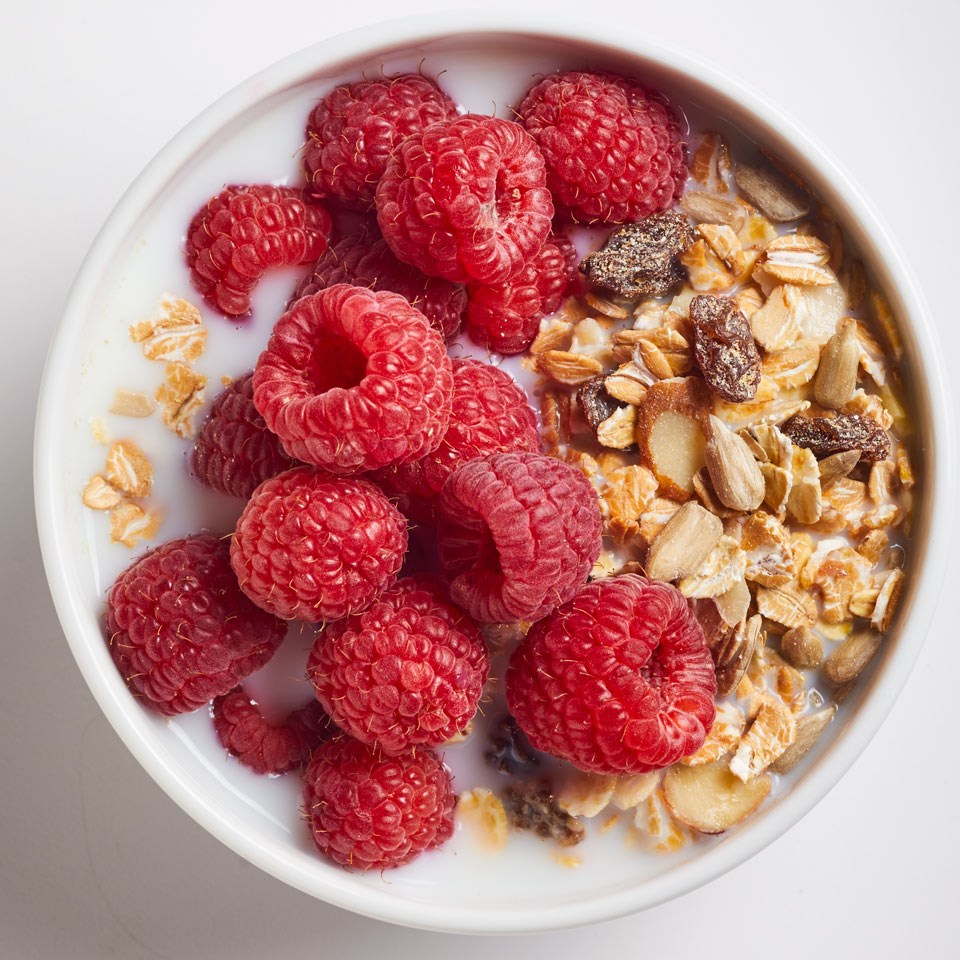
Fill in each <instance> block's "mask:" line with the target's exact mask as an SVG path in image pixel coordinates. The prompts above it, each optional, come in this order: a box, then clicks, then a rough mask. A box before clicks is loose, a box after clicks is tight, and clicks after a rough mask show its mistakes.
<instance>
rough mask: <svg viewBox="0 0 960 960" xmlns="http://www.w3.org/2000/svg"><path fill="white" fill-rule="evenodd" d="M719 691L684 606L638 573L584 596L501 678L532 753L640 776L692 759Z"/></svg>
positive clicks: (525, 645)
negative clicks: (688, 756) (685, 759)
mask: <svg viewBox="0 0 960 960" xmlns="http://www.w3.org/2000/svg"><path fill="white" fill-rule="evenodd" d="M716 692H717V681H716V676H715V674H714V667H713V660H712V659H711V657H710V653H709V651H708V650H707V647H706V643H705V642H704V638H703V630H702V629H701V627H700V624H699V623H698V622H697V619H696V617H694V615H693V613H692V611H691V610H690V606H689V604H688V603H687V601H686V599H685V598H684V597H683V595H682V594H681V593H680V591H679V590H677V589H676V588H675V587H672V586H671V585H670V584H668V583H660V582H658V581H653V580H647V579H646V578H645V577H641V576H637V575H636V574H624V575H622V576H618V577H608V578H606V579H603V580H597V581H594V582H593V583H588V584H586V586H584V587H581V589H580V590H579V591H578V592H577V593H576V594H575V595H574V597H573V598H572V599H570V600H568V601H567V603H565V604H564V605H563V606H562V607H560V608H559V609H557V610H555V611H554V612H553V613H552V614H550V616H548V617H546V618H545V619H543V620H541V621H540V622H539V623H536V624H534V625H533V627H532V628H531V629H530V632H529V633H528V634H527V636H526V638H525V639H524V640H523V642H522V643H521V645H520V646H519V647H518V648H517V649H516V650H515V651H514V654H513V656H512V658H511V660H510V667H509V669H508V670H507V706H508V708H509V709H510V712H511V713H512V714H513V716H514V717H515V718H516V720H517V723H519V724H520V727H521V729H522V730H523V732H524V733H525V734H526V735H527V736H528V737H529V739H530V742H531V743H532V744H533V746H534V747H536V748H537V749H538V750H543V751H544V752H545V753H549V754H552V755H553V756H555V757H561V758H562V759H564V760H569V761H570V762H571V763H572V764H573V765H574V766H576V767H579V768H580V769H581V770H588V771H591V772H594V773H607V774H619V773H646V772H647V771H649V770H656V769H659V768H660V767H665V766H667V765H669V764H671V763H674V762H676V761H677V760H679V759H680V757H684V756H686V755H687V754H690V753H693V752H695V751H696V750H698V749H699V748H700V746H701V745H702V744H703V741H704V739H705V737H706V735H707V732H708V731H709V729H710V727H711V725H712V724H713V719H714V705H713V698H714V695H715V694H716Z"/></svg>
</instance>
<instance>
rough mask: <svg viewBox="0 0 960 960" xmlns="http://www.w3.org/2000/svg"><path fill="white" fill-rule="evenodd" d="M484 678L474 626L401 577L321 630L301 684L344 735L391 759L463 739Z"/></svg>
mask: <svg viewBox="0 0 960 960" xmlns="http://www.w3.org/2000/svg"><path fill="white" fill-rule="evenodd" d="M489 669H490V659H489V656H488V654H487V648H486V645H485V643H484V641H483V637H482V636H481V635H480V631H479V630H478V629H477V626H476V624H474V623H473V621H472V620H471V619H470V618H469V617H468V616H467V615H466V613H464V612H463V611H462V610H461V609H459V607H455V606H454V605H453V604H452V603H450V602H449V600H447V598H446V596H445V595H444V593H443V591H442V590H441V588H440V585H439V584H438V583H437V582H436V581H434V580H433V579H432V578H428V577H408V578H404V579H403V580H398V581H397V583H396V584H395V585H394V586H393V587H391V588H389V589H387V590H384V592H383V593H381V594H380V596H379V597H378V598H377V600H376V601H375V602H374V603H373V605H372V606H370V607H369V608H367V609H366V610H365V611H364V612H363V613H360V614H356V615H355V616H352V617H348V618H347V619H345V620H340V621H338V622H337V623H334V624H330V625H328V626H327V627H325V628H324V629H323V630H321V631H320V634H319V635H318V637H317V641H316V643H315V644H314V647H313V650H312V652H311V654H310V659H309V662H308V664H307V675H308V676H309V677H310V680H311V681H312V683H313V685H314V687H315V689H316V691H317V697H318V698H319V700H320V702H321V703H322V704H323V707H324V709H325V710H326V711H327V712H328V713H329V714H330V716H331V717H333V719H334V720H335V721H336V723H337V725H338V726H339V727H340V728H341V729H342V730H344V731H345V732H346V733H348V734H350V735H351V736H353V737H355V738H356V739H357V740H360V741H361V742H363V743H367V744H370V745H372V746H378V747H379V748H380V749H381V750H383V752H384V753H390V754H397V753H403V752H404V751H406V750H409V749H411V748H419V747H435V746H439V745H440V744H442V743H444V742H445V741H447V740H449V739H450V738H451V737H453V736H455V735H456V734H458V733H460V732H462V731H463V729H464V728H465V727H466V726H467V724H468V723H469V722H470V721H471V720H472V719H473V715H474V714H475V713H476V711H477V704H478V703H479V701H480V694H481V693H482V692H483V685H484V683H485V682H486V679H487V673H488V671H489Z"/></svg>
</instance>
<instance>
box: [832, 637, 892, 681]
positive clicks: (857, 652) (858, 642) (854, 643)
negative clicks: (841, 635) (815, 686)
mask: <svg viewBox="0 0 960 960" xmlns="http://www.w3.org/2000/svg"><path fill="white" fill-rule="evenodd" d="M882 639H883V638H882V637H881V636H880V634H879V633H875V632H874V631H872V630H858V631H857V632H856V633H851V634H850V636H849V637H847V639H846V640H844V641H843V642H842V643H841V644H840V645H839V646H838V647H837V648H836V649H835V650H834V651H833V653H831V654H830V656H829V657H827V660H826V662H825V663H824V665H823V672H824V674H825V675H826V677H827V679H828V680H830V681H831V682H832V683H835V684H836V685H838V686H839V685H840V684H844V683H849V682H850V681H851V680H855V679H856V678H857V677H859V676H860V674H861V673H862V672H863V671H864V669H865V668H866V666H867V664H868V663H869V662H870V661H871V660H872V659H873V656H874V654H875V653H876V652H877V651H878V650H879V649H880V643H881V641H882Z"/></svg>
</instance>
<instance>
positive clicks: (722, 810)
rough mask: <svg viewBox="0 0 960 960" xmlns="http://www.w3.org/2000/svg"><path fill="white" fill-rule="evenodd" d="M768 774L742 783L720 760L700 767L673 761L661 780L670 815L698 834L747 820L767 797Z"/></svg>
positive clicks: (726, 828)
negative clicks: (687, 765) (672, 764)
mask: <svg viewBox="0 0 960 960" xmlns="http://www.w3.org/2000/svg"><path fill="white" fill-rule="evenodd" d="M771 785H772V781H771V779H770V777H769V775H767V774H762V775H761V776H759V777H755V778H754V779H753V780H750V781H748V782H747V783H744V782H743V781H742V780H740V779H738V778H737V777H735V776H734V775H733V774H732V773H731V772H730V771H729V769H727V766H726V764H725V763H724V761H723V760H716V761H714V762H713V763H708V764H704V765H703V766H699V767H685V766H683V765H682V764H675V765H674V766H672V767H671V768H670V769H669V770H668V771H667V775H666V777H664V781H663V795H664V799H665V800H666V803H667V808H668V809H669V811H670V815H671V816H672V817H674V819H676V820H678V821H679V822H680V823H683V824H685V825H686V826H688V827H692V828H693V829H694V830H696V831H698V832H699V833H709V834H715V833H723V832H724V830H729V829H730V827H732V826H734V825H735V824H737V823H740V822H741V821H742V820H744V819H746V818H747V817H748V816H750V814H751V813H753V811H754V810H756V809H757V807H759V806H760V804H761V803H763V801H764V800H765V799H766V798H767V795H768V794H769V793H770V787H771Z"/></svg>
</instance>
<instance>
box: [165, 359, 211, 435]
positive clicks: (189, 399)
mask: <svg viewBox="0 0 960 960" xmlns="http://www.w3.org/2000/svg"><path fill="white" fill-rule="evenodd" d="M206 384H207V378H206V377H205V376H203V375H202V374H199V373H196V372H194V371H193V370H191V369H190V367H188V366H187V365H186V364H183V363H168V364H167V367H166V372H165V378H164V382H163V383H162V384H161V386H160V387H159V389H158V390H157V402H158V403H159V404H160V417H161V419H162V420H163V422H164V423H165V424H166V425H167V426H168V427H169V428H170V429H171V430H172V431H173V432H174V433H175V434H176V435H177V436H178V437H192V436H193V435H194V434H195V433H196V427H195V426H194V423H193V418H194V415H195V414H196V413H197V411H198V410H199V409H200V407H202V406H203V400H204V387H206Z"/></svg>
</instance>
